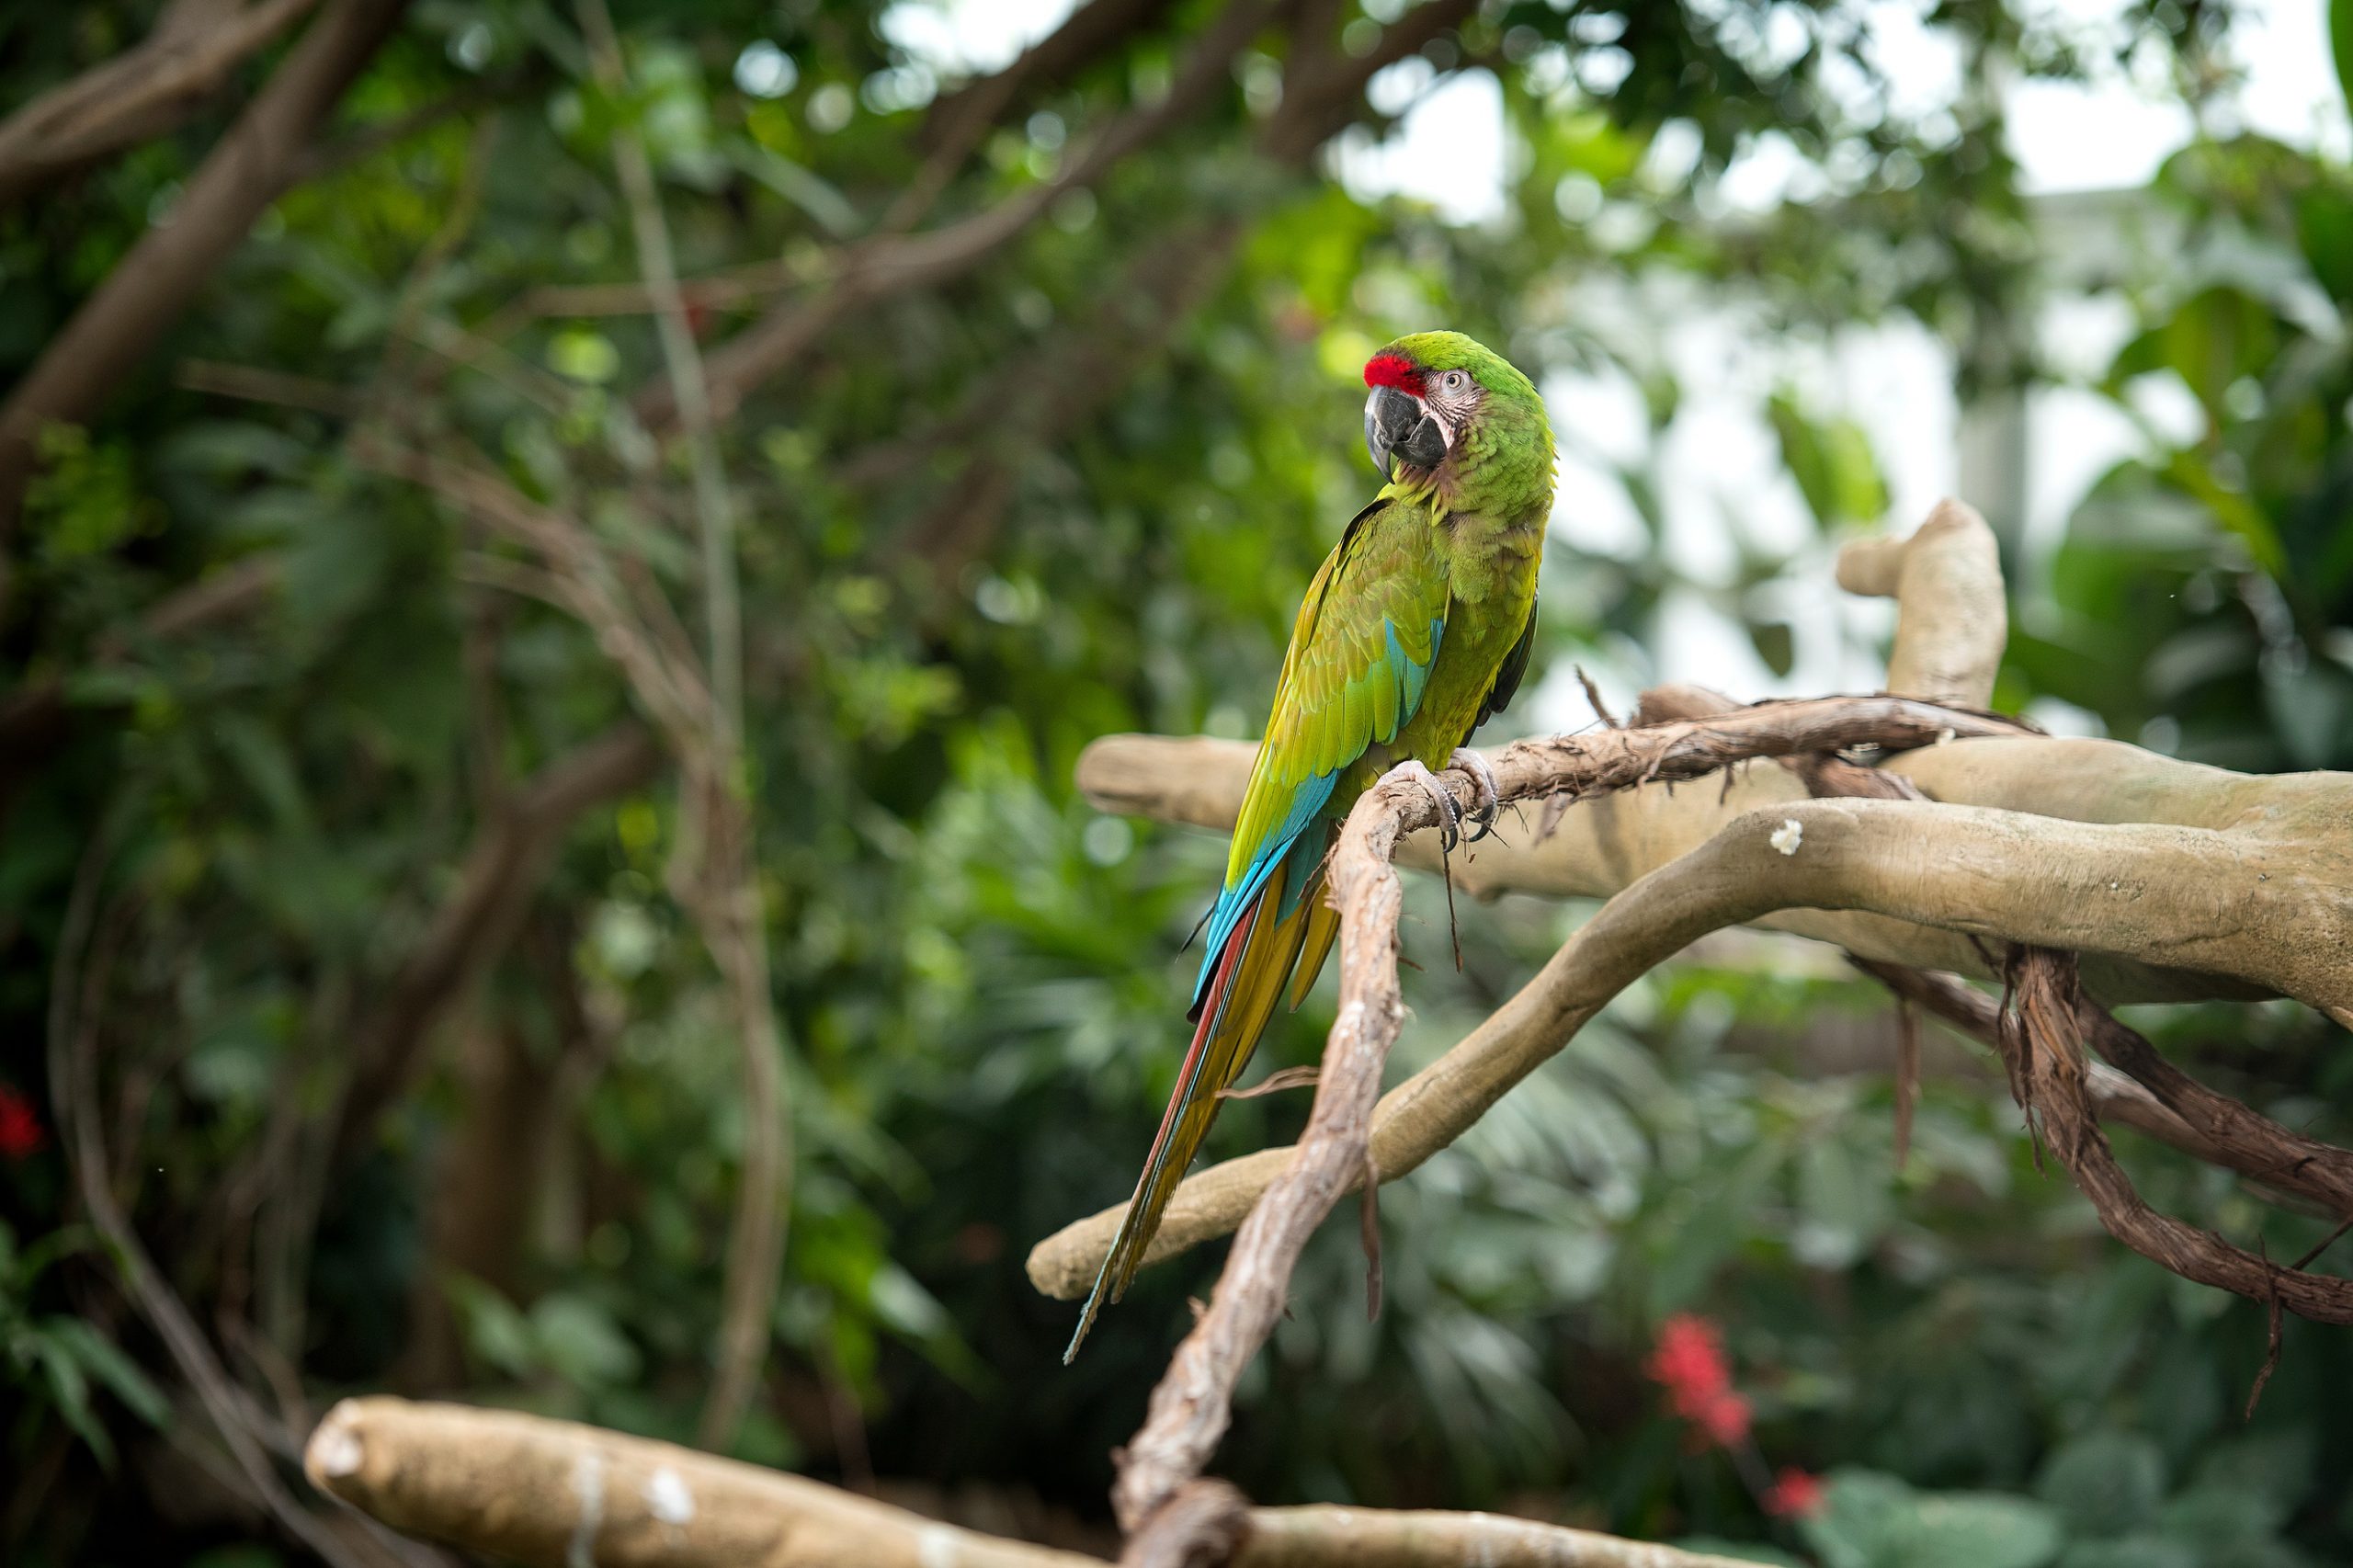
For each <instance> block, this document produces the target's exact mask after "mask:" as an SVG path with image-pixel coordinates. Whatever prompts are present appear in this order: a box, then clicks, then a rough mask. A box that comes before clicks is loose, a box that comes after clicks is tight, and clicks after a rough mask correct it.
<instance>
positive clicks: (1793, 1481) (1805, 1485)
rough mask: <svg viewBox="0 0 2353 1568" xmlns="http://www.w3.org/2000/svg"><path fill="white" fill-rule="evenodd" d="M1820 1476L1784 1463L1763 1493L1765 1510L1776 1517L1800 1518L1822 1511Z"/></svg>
mask: <svg viewBox="0 0 2353 1568" xmlns="http://www.w3.org/2000/svg"><path fill="white" fill-rule="evenodd" d="M1822 1503H1823V1497H1822V1478H1821V1477H1820V1476H1818V1475H1808V1474H1807V1473H1806V1472H1805V1471H1802V1470H1800V1469H1799V1468H1798V1467H1797V1466H1795V1465H1793V1464H1792V1465H1784V1466H1782V1467H1781V1473H1780V1474H1779V1475H1777V1476H1775V1477H1774V1478H1773V1484H1772V1487H1771V1489H1770V1490H1768V1492H1767V1493H1766V1494H1765V1511H1766V1512H1767V1513H1768V1514H1770V1515H1772V1516H1773V1517H1775V1518H1777V1519H1802V1518H1808V1517H1812V1516H1813V1515H1815V1514H1818V1513H1820V1512H1822Z"/></svg>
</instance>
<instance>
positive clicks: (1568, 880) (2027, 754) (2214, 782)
mask: <svg viewBox="0 0 2353 1568" xmlns="http://www.w3.org/2000/svg"><path fill="white" fill-rule="evenodd" d="M1956 736H1957V738H1956V739H1954V740H1953V741H1952V742H1951V743H1950V744H1933V745H1927V746H1922V747H1919V748H1917V749H1915V750H1912V751H1907V752H1905V753H1904V754H1903V755H1902V756H1896V757H1893V758H1892V759H1890V760H1889V761H1888V762H1887V763H1886V764H1885V765H1884V767H1882V768H1881V769H1880V771H1881V772H1884V773H1888V774H1892V775H1895V776H1898V777H1901V778H1905V779H1908V780H1909V781H1910V782H1912V783H1913V784H1915V785H1916V786H1918V787H1919V788H1920V790H1922V792H1923V793H1925V794H1927V795H1928V796H1929V797H1931V798H1932V799H1935V800H1938V801H1944V802H1946V803H1948V804H1966V805H1974V806H1984V807H1992V808H1995V809H1998V810H2001V811H2004V812H2022V813H2029V814H2032V815H2037V816H2047V817H2054V818H2063V819H2068V820H2073V821H2078V822H2087V823H2112V824H2129V823H2142V824H2151V829H2150V831H2152V832H2154V831H2155V825H2156V824H2171V825H2175V826H2179V827H2184V828H2194V829H2202V830H2207V831H2212V832H2220V833H2227V834H2230V835H2232V836H2233V837H2234V840H2244V841H2246V842H2248V843H2250V844H2251V845H2252V844H2254V843H2255V842H2256V841H2257V840H2258V839H2259V840H2260V842H2261V844H2262V846H2264V848H2265V850H2266V852H2267V853H2268V855H2269V856H2270V857H2271V858H2276V859H2279V860H2280V861H2282V862H2283V863H2284V862H2287V861H2290V860H2295V861H2310V860H2311V859H2312V858H2313V856H2315V855H2317V856H2318V858H2319V862H2320V863H2322V864H2331V863H2334V861H2333V859H2332V857H2334V856H2336V855H2338V854H2341V853H2343V850H2342V849H2341V848H2335V847H2331V846H2342V845H2343V843H2344V836H2345V835H2346V834H2347V832H2348V831H2353V825H2348V824H2353V778H2348V777H2347V776H2346V775H2343V774H2330V773H2307V774H2286V775H2252V774H2238V773H2231V772H2227V771H2225V770H2223V769H2222V768H2216V767H2203V766H2201V765H2200V764H2197V763H2188V762H2181V761H2177V760H2176V759H2174V758H2172V757H2166V756H2158V755H2156V754H2155V753H2154V752H2147V751H2143V750H2142V749H2141V748H2139V747H2137V746H2131V745H2126V744H2122V743H2120V742H2117V741H2104V740H2089V739H2081V738H2075V737H2065V738H2061V737H2052V736H2032V735H2015V736H2010V737H1987V738H1972V733H1971V732H1970V731H1968V730H1966V729H1959V730H1957V731H1956ZM1254 750H1255V748H1253V747H1252V746H1251V745H1249V744H1247V743H1245V742H1241V741H1220V740H1211V739H1209V738H1206V737H1176V736H1158V735H1107V736H1104V737H1103V738H1101V739H1099V740H1097V741H1096V742H1095V743H1094V744H1092V745H1090V746H1088V747H1087V749H1086V751H1085V752H1084V753H1083V754H1082V755H1081V756H1080V758H1079V763H1078V775H1077V778H1078V787H1079V790H1080V791H1081V793H1083V794H1085V795H1086V797H1087V799H1088V800H1089V801H1092V802H1094V804H1095V805H1096V806H1097V808H1098V809H1099V810H1102V811H1106V812H1123V813H1127V814H1131V815H1138V816H1147V817H1152V818H1154V819H1155V820H1157V821H1161V822H1179V823H1187V824H1192V825H1196V826H1200V827H1207V828H1211V829H1216V830H1221V831H1222V830H1226V829H1230V828H1231V827H1232V826H1233V818H1234V815H1235V813H1236V812H1238V811H1239V810H1240V807H1241V801H1242V790H1243V786H1244V784H1245V782H1246V781H1247V779H1248V777H1249V771H1250V759H1251V756H1252V755H1253V753H1254ZM1489 755H1490V760H1493V759H1494V756H1495V754H1493V753H1491V754H1489ZM1810 798H1811V791H1810V790H1808V789H1807V787H1806V784H1805V782H1804V780H1803V779H1802V778H1801V777H1799V776H1798V775H1796V774H1793V773H1790V772H1789V771H1787V770H1785V769H1782V768H1778V767H1775V768H1749V769H1745V770H1743V771H1742V772H1741V773H1740V774H1739V776H1738V777H1737V778H1733V781H1732V784H1731V787H1730V789H1729V790H1725V791H1722V792H1719V791H1718V790H1714V789H1707V790H1668V789H1667V788H1666V787H1665V785H1663V784H1659V783H1654V784H1651V785H1647V786H1644V787H1643V788H1639V789H1634V790H1626V791H1623V792H1621V793H1618V794H1613V795H1608V796H1605V797H1602V798H1599V799H1592V800H1586V801H1582V802H1581V803H1579V804H1578V805H1577V806H1576V807H1575V808H1574V810H1571V811H1569V812H1566V813H1565V814H1564V815H1563V816H1561V817H1560V819H1559V821H1558V824H1557V825H1556V827H1555V829H1554V831H1553V832H1552V833H1551V834H1550V835H1543V836H1539V835H1538V834H1537V832H1536V831H1535V828H1536V819H1535V816H1534V814H1533V813H1529V815H1528V816H1527V817H1526V818H1525V819H1524V820H1525V823H1526V828H1525V829H1524V831H1522V832H1521V833H1518V834H1513V833H1511V832H1510V830H1509V825H1508V824H1509V823H1510V821H1511V818H1509V817H1508V816H1507V817H1506V819H1505V820H1506V832H1505V834H1504V835H1503V839H1504V841H1503V842H1497V841H1496V840H1493V839H1491V840H1489V841H1487V842H1486V843H1483V844H1482V845H1480V846H1479V848H1478V851H1477V853H1476V854H1475V856H1472V857H1470V858H1464V857H1461V856H1457V857H1456V858H1455V864H1454V867H1453V876H1454V881H1455V885H1456V887H1457V888H1458V889H1459V890H1461V891H1462V892H1467V893H1470V894H1471V895H1472V896H1473V897H1477V898H1483V899H1489V898H1495V897H1497V896H1500V895H1501V894H1503V893H1506V892H1532V893H1539V894H1544V895H1548V896H1552V897H1555V898H1606V897H1608V896H1610V895H1611V894H1614V893H1616V892H1620V890H1622V889H1623V888H1625V887H1627V886H1628V885H1630V884H1631V882H1633V881H1635V880H1636V879H1637V878H1639V877H1641V876H1643V874H1644V873H1646V872H1648V871H1651V870H1654V869H1656V868H1658V867H1659V866H1661V865H1664V864H1665V863H1666V862H1667V861H1669V860H1672V859H1674V858H1676V857H1677V856H1679V855H1683V854H1686V853H1688V852H1689V851H1690V850H1692V849H1693V848H1696V847H1697V846H1699V845H1700V844H1702V843H1704V842H1706V841H1707V839H1708V838H1709V837H1710V836H1711V835H1713V834H1714V833H1716V832H1717V831H1718V830H1720V829H1721V828H1722V827H1723V826H1724V824H1727V823H1730V822H1733V821H1735V820H1737V819H1738V818H1740V817H1741V816H1743V815H1745V814H1746V813H1748V812H1756V811H1771V810H1776V809H1780V808H1782V807H1785V806H1790V805H1795V804H1798V803H1801V802H1802V801H1806V800H1808V799H1810ZM1402 858H1403V861H1404V864H1405V865H1408V866H1412V867H1415V868H1417V869H1424V870H1436V869H1438V852H1437V846H1436V844H1435V843H1433V842H1429V841H1428V838H1427V835H1422V836H1421V837H1417V838H1411V839H1408V840H1407V841H1406V842H1405V844H1404V850H1403V855H1402ZM1756 924H1758V925H1761V926H1770V927H1772V928H1775V929H1778V930H1786V931H1794V932H1797V933H1798V934H1800V935H1802V936H1806V937H1816V938H1818V939H1820V940H1822V941H1825V942H1830V943H1834V944H1836V946H1838V947H1841V948H1844V949H1847V950H1848V951H1850V952H1855V953H1859V954H1861V955H1863V956H1865V957H1867V958H1873V959H1879V960H1884V961H1887V962H1890V963H1899V964H1904V965H1907V966H1909V967H1912V968H1915V969H1938V970H1948V971H1953V972H1956V973H1961V974H1974V975H1980V976H1984V975H1987V974H1988V973H1989V971H1988V970H1987V969H1986V967H1985V963H1984V959H1983V957H1982V956H1981V955H1980V953H1979V952H1978V950H1977V949H1976V948H1975V947H1974V946H1972V943H1971V942H1970V940H1969V939H1968V938H1967V937H1964V936H1962V935H1960V934H1958V933H1956V932H1954V931H1951V930H1949V929H1946V928H1944V927H1942V926H1923V925H1916V924H1913V923H1909V922H1904V921H1898V920H1891V919H1887V918H1884V917H1882V916H1881V915H1873V914H1870V913H1867V912H1860V911H1824V910H1777V911H1774V912H1771V913H1769V914H1768V915H1763V916H1760V917H1759V918H1758V920H1757V922H1756ZM2084 976H2085V980H2086V983H2087V984H2088V985H2090V987H2091V988H2092V990H2093V992H2094V993H2095V994H2097V995H2098V996H2099V997H2100V998H2101V999H2102V1000H2104V1001H2108V1002H2111V1003H2122V1002H2177V1001H2191V1000H2199V999H2204V998H2211V997H2227V998H2232V999H2236V1000H2247V999H2251V998H2254V997H2257V996H2260V995H2263V994H2265V993H2264V992H2263V991H2262V990H2261V989H2260V988H2259V987H2258V986H2256V985H2253V984H2250V983H2247V982H2246V981H2245V980H2244V979H2234V978H2233V977H2231V976H2229V975H2225V974H2215V973H2199V972H2195V971H2189V970H2187V969H2185V968H2183V967H2181V965H2180V964H2179V963H2177V962H2174V961H2168V960H2163V959H2159V960H2152V961H2143V960H2133V959H2128V958H2123V957H2120V956H2119V953H2118V952H2117V951H2116V950H2100V949H2097V948H2096V949H2095V950H2093V951H2091V952H2089V953H2087V954H2086V958H2085V962H2084ZM2340 1021H2343V1020H2340Z"/></svg>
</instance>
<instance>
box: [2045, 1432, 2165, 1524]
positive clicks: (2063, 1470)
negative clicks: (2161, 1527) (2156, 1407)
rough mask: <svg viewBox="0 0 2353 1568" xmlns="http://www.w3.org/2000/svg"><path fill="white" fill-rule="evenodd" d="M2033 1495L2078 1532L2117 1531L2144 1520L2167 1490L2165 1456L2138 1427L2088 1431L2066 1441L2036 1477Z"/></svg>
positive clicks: (2154, 1509) (2141, 1522)
mask: <svg viewBox="0 0 2353 1568" xmlns="http://www.w3.org/2000/svg"><path fill="white" fill-rule="evenodd" d="M2034 1493H2035V1495H2036V1496H2038V1497H2040V1498H2041V1499H2042V1500H2043V1501H2044V1502H2046V1503H2048V1504H2050V1505H2051V1506H2052V1507H2054V1508H2056V1509H2058V1510H2059V1512H2060V1513H2061V1515H2062V1516H2063V1517H2064V1518H2065V1519H2066V1521H2067V1528H2069V1529H2070V1530H2072V1531H2073V1532H2074V1533H2075V1534H2077V1535H2118V1534H2120V1533H2122V1532H2123V1531H2125V1530H2129V1529H2131V1528H2133V1527H2134V1526H2136V1525H2140V1524H2143V1523H2144V1522H2145V1521H2146V1520H2147V1519H2148V1518H2149V1517H2150V1516H2151V1515H2152V1514H2153V1513H2154V1512H2155V1511H2156V1506H2157V1503H2158V1500H2159V1499H2160V1498H2162V1497H2163V1496H2164V1494H2165V1457H2164V1455H2162V1454H2161V1453H2159V1452H2158V1451H2157V1446H2156V1444H2154V1442H2151V1441H2150V1440H2149V1439H2148V1438H2146V1437H2142V1436H2141V1435H2140V1434H2138V1433H2135V1432H2117V1431H2110V1430H2102V1431H2097V1432H2087V1433H2086V1434H2084V1435H2083V1436H2082V1437H2076V1438H2075V1439H2074V1440H2073V1441H2071V1442H2068V1443H2066V1444H2064V1445H2063V1446H2062V1447H2061V1448H2060V1449H2058V1451H2057V1452H2055V1453H2053V1454H2052V1456H2051V1458H2050V1459H2049V1460H2046V1461H2044V1463H2043V1466H2042V1472H2041V1473H2040V1475H2038V1476H2036V1477H2035V1481H2034Z"/></svg>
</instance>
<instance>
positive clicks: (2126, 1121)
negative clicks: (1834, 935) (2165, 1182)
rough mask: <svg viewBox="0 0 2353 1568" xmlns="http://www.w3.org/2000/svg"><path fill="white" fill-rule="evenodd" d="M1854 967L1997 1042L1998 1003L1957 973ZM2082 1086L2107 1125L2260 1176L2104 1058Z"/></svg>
mask: <svg viewBox="0 0 2353 1568" xmlns="http://www.w3.org/2000/svg"><path fill="white" fill-rule="evenodd" d="M1850 961H1851V962H1853V964H1854V965H1855V967H1856V968H1857V969H1859V970H1860V971H1863V972H1864V973H1865V974H1868V975H1870V977H1871V978H1872V979H1874V980H1876V981H1878V982H1879V983H1881V984H1882V985H1885V986H1886V987H1887V988H1888V989H1889V990H1890V991H1892V992H1893V993H1894V994H1896V995H1897V996H1899V997H1901V998H1903V999H1904V1000H1905V1001H1907V1002H1913V1003H1916V1004H1918V1005H1919V1006H1921V1007H1922V1008H1924V1009H1925V1010H1927V1011H1928V1012H1930V1013H1934V1014H1935V1015H1936V1016H1937V1017H1939V1018H1942V1019H1944V1020H1945V1021H1946V1022H1947V1023H1949V1024H1950V1025H1952V1026H1953V1027H1954V1028H1957V1029H1959V1030H1960V1031H1961V1032H1962V1033H1963V1034H1966V1035H1968V1036H1969V1037H1971V1038H1972V1039H1973V1040H1979V1041H1981V1042H1982V1043H1984V1045H1986V1046H1987V1047H1989V1048H1991V1047H1994V1046H1995V1044H1996V1040H1997V1036H1998V1035H1999V1034H2000V1031H2001V1004H2000V1003H1998V1002H1997V1001H1995V999H1994V998H1993V997H1991V996H1989V995H1987V994H1985V993H1984V992H1983V991H1980V990H1978V989H1977V988H1976V987H1974V986H1972V985H1971V984H1969V983H1967V982H1965V981H1963V980H1962V979H1961V978H1960V977H1959V976H1958V975H1951V974H1939V973H1937V972H1935V971H1930V970H1918V969H1906V968H1904V966H1903V965H1902V964H1892V963H1881V962H1879V961H1878V960H1874V959H1850ZM2084 1090H2085V1093H2086V1096H2088V1098H2089V1100H2090V1103H2091V1108H2092V1114H2093V1115H2094V1116H2095V1117H2096V1118H2097V1119H2099V1121H2100V1122H2101V1123H2102V1124H2103V1125H2105V1124H2107V1123H2110V1122H2113V1123H2116V1124H2118V1125H2120V1126H2123V1127H2130V1128H2131V1129H2133V1130H2134V1131H2139V1132H2145V1133H2147V1134H2148V1135H2149V1136H2150V1137H2152V1138H2154V1139H2156V1140H2157V1141H2158V1142H2161V1143H2168V1144H2171V1145H2172V1146H2173V1147H2174V1148H2177V1149H2178V1150H2180V1151H2181V1152H2182V1153H2185V1154H2188V1155H2190V1156H2191V1157H2192V1158H2195V1159H2200V1160H2203V1161H2205V1162H2206V1163H2207V1164H2208V1165H2220V1166H2222V1168H2224V1169H2225V1170H2235V1171H2237V1172H2238V1173H2239V1174H2240V1175H2242V1176H2256V1177H2257V1178H2258V1179H2259V1178H2260V1177H2261V1176H2262V1170H2261V1169H2260V1168H2251V1167H2257V1166H2260V1165H2263V1162H2258V1161H2243V1160H2242V1159H2241V1158H2240V1157H2239V1155H2238V1154H2237V1153H2236V1152H2235V1151H2234V1150H2233V1149H2232V1148H2231V1147H2230V1146H2228V1145H2226V1144H2222V1143H2218V1142H2215V1141H2214V1140H2212V1139H2211V1138H2209V1137H2207V1136H2206V1135H2205V1134H2204V1133H2201V1132H2200V1131H2198V1130H2197V1129H2196V1128H2194V1127H2192V1126H2190V1125H2189V1123H2188V1122H2187V1121H2185V1120H2183V1119H2181V1118H2180V1117H2179V1116H2178V1115H2177V1114H2176V1113H2175V1112H2173V1111H2172V1110H2170V1109H2168V1108H2166V1106H2165V1102H2164V1101H2163V1100H2161V1099H2159V1098H2158V1097H2157V1096H2155V1095H2154V1094H2152V1093H2150V1092H2149V1091H2148V1090H2147V1089H2146V1088H2144V1087H2143V1086H2142V1085H2141V1084H2140V1082H2139V1081H2138V1080H2136V1079H2134V1078H2133V1077H2131V1075H2130V1074H2125V1073H2122V1072H2120V1071H2119V1070H2117V1069H2116V1068H2114V1067H2110V1066H2109V1065H2107V1064H2106V1063H2104V1062H2090V1063H2088V1064H2087V1065H2086V1070H2085V1077H2084Z"/></svg>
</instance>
